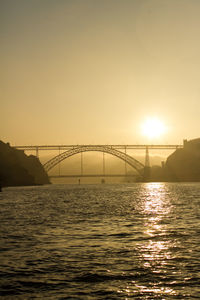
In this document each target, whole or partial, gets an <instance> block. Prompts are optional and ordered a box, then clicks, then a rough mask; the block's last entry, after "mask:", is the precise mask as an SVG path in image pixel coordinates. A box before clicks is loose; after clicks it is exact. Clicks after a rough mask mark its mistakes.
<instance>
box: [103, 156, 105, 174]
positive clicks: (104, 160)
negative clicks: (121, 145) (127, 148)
mask: <svg viewBox="0 0 200 300" xmlns="http://www.w3.org/2000/svg"><path fill="white" fill-rule="evenodd" d="M103 176H105V153H104V152H103Z"/></svg>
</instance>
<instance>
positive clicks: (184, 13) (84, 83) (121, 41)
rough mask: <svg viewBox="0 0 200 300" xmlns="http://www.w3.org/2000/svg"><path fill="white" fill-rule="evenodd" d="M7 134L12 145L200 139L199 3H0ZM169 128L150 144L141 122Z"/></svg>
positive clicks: (80, 0)
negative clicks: (155, 121)
mask: <svg viewBox="0 0 200 300" xmlns="http://www.w3.org/2000/svg"><path fill="white" fill-rule="evenodd" d="M0 6H1V7H0V23H1V24H0V39H1V49H0V52H1V68H0V72H1V88H0V93H1V95H0V96H1V110H0V120H1V121H0V122H1V136H0V139H2V140H3V141H5V142H7V141H8V142H10V143H11V144H12V145H20V144H72V143H76V144H77V143H79V144H81V143H84V144H86V143H90V144H95V143H99V144H100V143H102V144H104V143H106V144H107V143H115V144H116V143H127V144H136V143H146V142H151V143H182V139H183V138H187V139H191V138H195V137H199V136H200V134H199V129H200V124H199V123H200V121H199V116H200V85H199V78H200V18H199V16H200V1H198V0H162V1H160V0H84V1H83V0H68V1H66V0H42V1H41V0H29V1H27V0H18V1H16V0H1V1H0ZM151 117H157V118H159V119H160V120H162V121H163V122H164V123H165V124H166V126H167V127H168V131H167V132H166V133H165V134H164V135H163V136H161V137H160V138H157V139H155V140H151V141H149V140H148V139H147V138H146V137H144V136H143V135H142V134H141V124H142V123H143V122H144V121H145V120H146V119H147V118H151Z"/></svg>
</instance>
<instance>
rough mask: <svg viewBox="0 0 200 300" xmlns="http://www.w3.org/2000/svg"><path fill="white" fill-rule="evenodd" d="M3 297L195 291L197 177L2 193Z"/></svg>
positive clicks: (199, 236) (199, 211) (198, 273)
mask: <svg viewBox="0 0 200 300" xmlns="http://www.w3.org/2000/svg"><path fill="white" fill-rule="evenodd" d="M0 207H1V212H0V227H1V244H0V276H1V277H0V281H1V285H0V293H1V295H2V296H1V298H3V299H35V298H38V299H133V298H135V299H200V184H195V183H191V184H190V183H188V184H186V183H185V184H168V183H167V184H165V183H146V184H132V185H131V184H129V185H80V186H77V185H76V186H75V185H51V186H43V187H21V188H7V189H4V191H3V192H2V193H0Z"/></svg>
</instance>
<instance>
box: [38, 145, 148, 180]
mask: <svg viewBox="0 0 200 300" xmlns="http://www.w3.org/2000/svg"><path fill="white" fill-rule="evenodd" d="M89 151H97V152H103V153H107V154H111V155H113V156H115V157H118V158H119V159H121V160H123V161H124V162H126V163H127V164H128V165H130V166H131V167H132V168H134V169H135V170H136V171H137V172H138V173H139V174H140V175H143V172H144V167H145V166H144V165H143V164H142V163H141V162H139V161H138V160H136V159H135V158H133V157H131V156H130V155H128V154H126V153H124V152H122V151H119V150H116V149H114V148H112V147H110V146H104V145H87V146H77V147H74V148H72V149H69V150H67V151H65V152H63V153H61V154H59V155H57V156H55V157H53V158H52V159H50V160H49V161H47V162H46V163H45V164H44V165H43V166H44V169H45V170H46V171H47V172H48V171H50V170H51V169H52V168H53V167H55V166H56V165H57V164H59V163H60V162H61V161H63V160H65V159H67V158H69V157H71V156H73V155H76V154H78V153H82V152H89Z"/></svg>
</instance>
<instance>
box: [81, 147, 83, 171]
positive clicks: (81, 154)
mask: <svg viewBox="0 0 200 300" xmlns="http://www.w3.org/2000/svg"><path fill="white" fill-rule="evenodd" d="M81 175H83V152H81Z"/></svg>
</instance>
